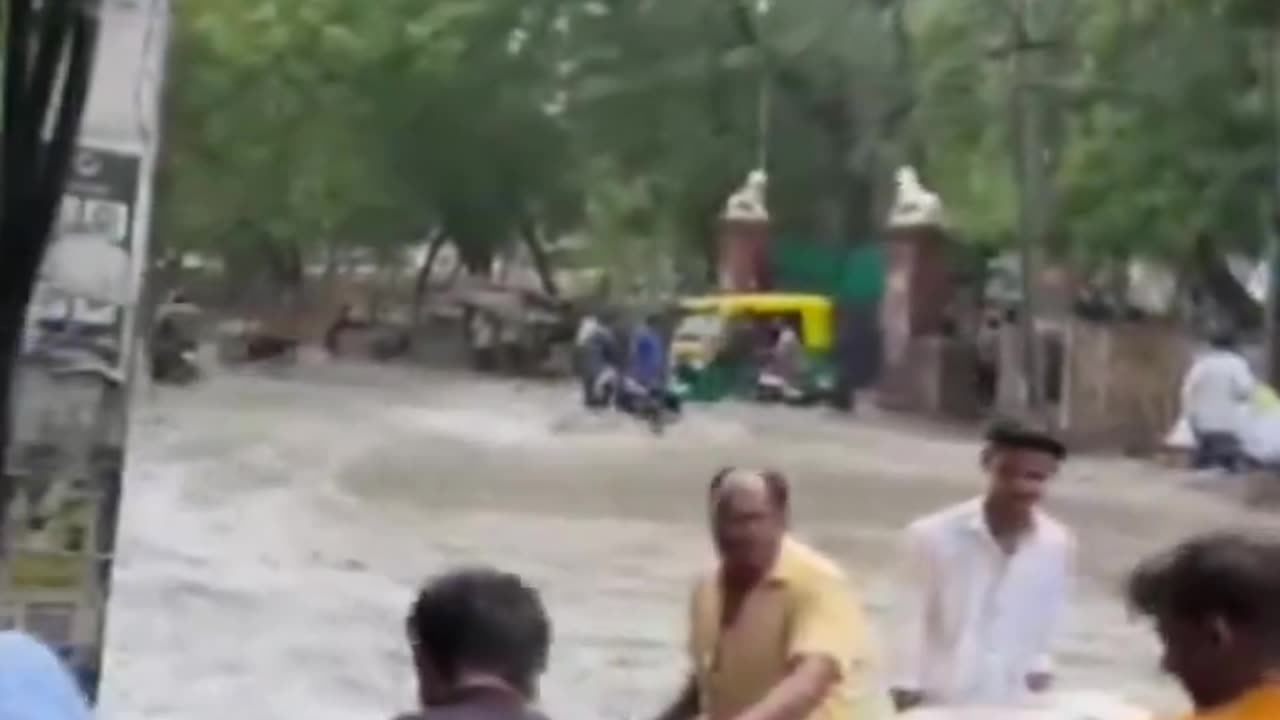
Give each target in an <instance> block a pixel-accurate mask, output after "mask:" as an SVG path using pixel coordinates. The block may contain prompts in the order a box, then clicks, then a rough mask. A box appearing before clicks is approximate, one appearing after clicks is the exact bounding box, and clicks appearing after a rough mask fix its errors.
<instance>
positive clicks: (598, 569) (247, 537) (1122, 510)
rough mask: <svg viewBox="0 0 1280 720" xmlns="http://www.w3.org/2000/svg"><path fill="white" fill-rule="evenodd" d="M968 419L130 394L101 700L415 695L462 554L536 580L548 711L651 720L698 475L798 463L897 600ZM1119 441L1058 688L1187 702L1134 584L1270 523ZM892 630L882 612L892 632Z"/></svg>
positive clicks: (491, 389)
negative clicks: (1196, 548) (1193, 537)
mask: <svg viewBox="0 0 1280 720" xmlns="http://www.w3.org/2000/svg"><path fill="white" fill-rule="evenodd" d="M977 454H978V446H977V443H976V442H975V441H974V440H973V439H972V438H963V437H953V436H947V435H942V434H940V433H937V432H934V431H921V430H916V431H912V430H910V429H908V428H907V426H906V425H904V424H903V423H902V421H896V420H889V419H864V418H857V419H853V420H845V419H835V418H832V417H830V416H828V415H827V414H825V413H823V412H797V411H790V410H783V409H764V408H751V407H743V406H732V405H726V406H720V407H714V408H702V407H700V408H694V409H693V410H692V411H691V413H690V415H689V417H688V418H686V420H685V421H684V422H682V423H681V424H679V425H677V426H676V427H675V428H673V429H672V430H671V431H670V432H669V434H668V435H667V436H666V437H663V438H653V437H651V436H649V435H648V434H647V433H646V432H645V431H644V430H643V429H641V428H640V427H639V426H638V425H633V424H631V423H628V422H626V421H624V420H622V419H618V420H616V421H611V422H602V421H592V420H590V419H584V418H582V417H581V416H580V414H579V413H578V411H577V410H576V408H575V397H574V395H573V391H572V390H571V389H570V388H569V387H568V386H549V385H538V384H525V383H517V382H514V381H505V382H504V381H484V380H480V379H477V378H475V377H472V376H465V375H443V374H432V373H427V372H423V371H416V370H407V369H387V368H372V367H363V366H345V367H340V366H332V367H323V366H320V367H301V368H297V369H295V370H292V371H290V372H288V373H287V374H280V375H276V376H270V375H265V374H263V375H223V376H218V377H214V378H212V379H211V380H210V381H208V382H206V383H204V384H202V385H200V386H198V387H196V388H194V389H191V390H168V389H156V390H149V391H147V392H145V393H143V394H142V395H141V396H140V401H139V403H138V404H137V405H136V406H135V412H134V427H133V434H132V436H131V448H130V455H131V456H130V461H129V470H128V472H129V479H128V481H127V484H126V491H125V492H126V496H125V503H124V517H123V519H122V534H121V537H120V550H119V560H118V564H117V566H116V575H115V590H114V595H113V597H112V607H111V613H110V620H109V623H110V624H109V632H108V635H109V637H108V651H107V660H106V668H105V674H104V687H103V698H102V713H103V715H102V717H105V718H109V719H111V720H125V719H126V718H127V719H130V720H132V719H135V718H136V719H139V720H143V719H148V718H157V719H158V718H197V719H203V718H209V719H210V720H212V719H214V718H217V719H219V720H222V719H223V718H226V717H228V716H230V717H235V718H237V719H238V720H257V719H258V718H261V719H263V720H267V719H278V718H299V719H301V718H306V720H328V719H330V718H333V719H334V720H337V719H339V718H342V719H343V720H347V719H349V718H375V719H378V718H387V717H390V715H391V714H392V713H394V712H397V711H402V710H406V709H409V708H411V707H412V689H411V682H410V680H411V679H410V674H409V658H408V653H407V649H406V648H405V643H404V641H403V639H402V624H403V618H404V614H405V611H406V608H407V605H408V602H409V601H410V599H411V597H412V595H413V593H414V590H415V588H416V586H417V584H418V583H419V582H420V581H421V580H422V579H423V578H424V577H426V576H428V575H430V574H432V573H434V572H437V571H439V570H442V569H444V568H446V567H449V566H453V565H458V564H466V563H492V564H496V565H500V566H502V567H504V568H508V569H511V570H515V571H518V572H520V573H522V574H524V575H526V576H527V577H528V578H530V579H531V580H532V581H533V582H534V583H535V584H537V585H538V586H539V587H540V588H541V589H542V590H543V592H544V595H545V599H546V601H547V603H548V605H549V609H550V610H551V612H552V615H553V619H554V621H555V624H556V642H555V647H554V652H553V659H552V667H551V671H550V673H549V676H548V677H547V680H546V683H545V686H544V704H545V706H546V708H547V709H548V711H549V713H550V715H551V717H553V718H556V719H557V720H596V719H601V720H605V719H607V720H613V719H617V720H643V719H644V718H645V717H648V716H650V715H651V714H652V713H654V712H655V711H656V710H657V709H658V708H659V707H660V706H661V705H662V704H663V703H664V702H665V701H666V700H667V699H668V698H669V696H670V694H671V693H672V692H674V690H675V688H676V685H677V683H678V680H679V678H680V676H681V674H682V673H683V671H684V660H683V657H682V655H681V647H682V643H683V632H684V610H685V603H686V593H687V591H688V589H689V582H690V580H691V578H692V576H693V574H694V573H695V572H696V571H697V570H698V569H699V568H700V567H702V565H703V564H704V563H705V562H706V561H707V560H708V557H709V548H708V543H707V540H706V531H705V527H704V524H703V511H704V508H703V493H704V489H705V484H706V482H707V480H708V478H709V477H710V475H711V474H712V473H713V472H714V471H715V470H716V469H717V468H718V467H720V466H722V465H725V464H730V463H736V464H762V465H770V466H773V467H777V468H780V469H783V470H785V471H786V472H787V473H788V474H789V475H790V476H791V477H792V479H793V482H794V483H795V486H796V490H795V495H796V499H795V500H796V517H795V524H796V528H797V530H798V533H799V534H800V535H802V536H804V537H807V538H808V539H810V540H812V541H813V542H815V543H816V544H817V545H819V546H820V547H822V548H824V549H825V550H827V551H829V552H830V553H831V554H832V555H834V556H835V557H836V558H838V559H839V560H840V561H842V562H843V563H844V565H845V566H846V567H847V568H848V569H849V570H850V571H851V572H852V573H853V574H854V575H855V577H856V578H857V579H858V581H859V583H860V584H861V586H862V589H863V592H864V595H865V597H866V600H867V603H868V606H869V608H870V610H871V612H872V613H873V614H874V615H875V616H877V617H882V616H883V614H884V610H885V608H884V600H885V597H886V590H887V585H888V577H889V573H890V571H891V567H892V563H891V550H892V547H893V543H894V540H895V537H896V532H897V530H898V529H899V528H900V527H901V526H902V525H903V524H904V523H905V522H907V521H908V520H910V519H911V518H913V517H915V516H917V515H919V514H922V513H925V512H928V511H930V510H933V509H936V508H938V507H939V506H941V505H943V504H946V503H949V502H952V501H956V500H959V499H963V498H965V497H968V496H971V495H973V494H975V493H976V492H977V491H978V489H979V488H980V486H981V478H980V476H979V473H978V468H977ZM1181 484H1182V479H1181V478H1180V476H1178V475H1177V474H1174V473H1170V472H1167V471H1162V470H1159V469H1156V468H1154V467H1152V466H1150V465H1147V464H1140V463H1136V462H1129V461H1120V460H1095V459H1081V460H1077V461H1074V462H1073V463H1072V464H1071V465H1070V466H1069V468H1068V470H1067V471H1066V472H1065V474H1064V476H1063V477H1062V479H1061V481H1060V482H1059V483H1058V485H1057V486H1056V487H1055V489H1054V491H1053V492H1054V500H1053V503H1052V504H1053V507H1054V509H1055V510H1056V511H1057V512H1058V513H1059V514H1060V515H1061V516H1062V517H1063V518H1064V519H1066V520H1067V521H1068V522H1069V523H1070V524H1071V525H1073V526H1074V527H1075V529H1076V530H1077V532H1078V534H1079V536H1080V540H1081V544H1082V549H1081V559H1082V564H1083V568H1082V569H1083V573H1084V578H1083V586H1082V587H1081V589H1080V593H1079V600H1078V604H1077V610H1076V612H1075V614H1074V617H1073V618H1072V622H1071V628H1070V635H1069V638H1068V642H1067V644H1066V647H1065V648H1064V649H1063V652H1062V654H1061V661H1062V665H1063V667H1062V668H1061V678H1062V683H1063V684H1064V685H1065V686H1069V687H1089V688H1099V689H1110V690H1115V691H1117V692H1121V693H1124V694H1126V695H1128V696H1129V697H1130V698H1132V699H1134V700H1138V701H1141V702H1145V703H1147V704H1152V705H1155V706H1157V707H1164V708H1169V707H1173V708H1176V707H1178V706H1179V703H1180V699H1179V696H1178V694H1177V692H1176V690H1174V689H1173V688H1172V687H1171V686H1170V685H1169V684H1168V683H1167V682H1166V681H1165V680H1163V679H1162V678H1161V677H1160V675H1159V673H1158V671H1157V668H1156V665H1157V660H1156V651H1155V646H1154V641H1153V639H1152V638H1151V637H1150V634H1149V632H1148V631H1147V629H1146V628H1145V627H1143V626H1141V625H1139V624H1136V623H1132V622H1130V620H1129V618H1128V616H1127V614H1126V612H1125V609H1124V607H1123V606H1122V604H1121V603H1120V601H1119V599H1118V587H1119V583H1120V579H1121V577H1122V576H1123V574H1124V572H1125V571H1126V570H1127V569H1128V568H1129V567H1130V566H1131V565H1132V564H1133V563H1134V562H1135V561H1136V560H1137V559H1138V558H1140V557H1141V556H1142V555H1144V554H1145V553H1147V552H1150V551H1152V550H1154V549H1157V548H1160V547H1162V546H1165V545H1167V544H1169V543H1171V542H1173V541H1174V540H1176V539H1178V538H1180V537H1183V536H1184V535H1185V534H1187V533H1189V532H1193V531H1196V530H1200V529H1204V528H1211V527H1239V526H1242V525H1245V524H1251V523H1263V524H1265V523H1274V522H1275V521H1273V520H1271V519H1269V518H1267V517H1266V516H1263V515H1259V514H1254V513H1250V512H1248V511H1245V510H1242V509H1240V508H1238V507H1235V506H1233V505H1232V504H1230V503H1228V502H1227V501H1225V500H1221V499H1218V498H1215V497H1211V496H1208V495H1205V494H1203V493H1198V492H1193V491H1190V490H1187V489H1183V488H1182V487H1180V485H1181ZM879 629H880V630H881V632H882V634H883V633H886V631H887V628H884V627H883V625H881V626H880V628H879Z"/></svg>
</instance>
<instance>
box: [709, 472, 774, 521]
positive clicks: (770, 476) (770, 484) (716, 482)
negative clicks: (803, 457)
mask: <svg viewBox="0 0 1280 720" xmlns="http://www.w3.org/2000/svg"><path fill="white" fill-rule="evenodd" d="M738 469H739V468H735V467H725V468H720V469H719V470H718V471H716V474H715V475H713V476H712V477H711V485H710V486H708V488H707V494H708V495H712V496H714V495H715V494H716V493H718V492H720V488H721V487H723V486H724V482H725V479H727V478H728V477H729V475H730V474H731V473H734V472H736V471H737V470H738ZM759 473H760V477H762V478H764V486H765V488H766V490H767V491H768V493H769V500H770V502H772V503H773V505H774V507H776V508H778V509H779V510H782V511H783V512H786V511H787V509H788V506H789V505H790V503H791V483H790V482H789V481H788V480H787V476H786V475H783V474H782V473H780V472H778V471H777V470H760V471H759Z"/></svg>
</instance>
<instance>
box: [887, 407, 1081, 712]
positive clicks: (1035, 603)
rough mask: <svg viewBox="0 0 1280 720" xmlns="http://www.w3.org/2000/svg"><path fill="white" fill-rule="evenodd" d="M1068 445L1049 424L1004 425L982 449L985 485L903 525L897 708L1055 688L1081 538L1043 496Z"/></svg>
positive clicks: (1004, 700)
mask: <svg viewBox="0 0 1280 720" xmlns="http://www.w3.org/2000/svg"><path fill="white" fill-rule="evenodd" d="M1065 455H1066V450H1065V448H1064V447H1063V445H1062V444H1061V443H1060V442H1059V441H1057V440H1056V439H1054V438H1053V437H1052V436H1051V435H1049V434H1047V433H1042V432H1037V431H1034V430H1031V429H1028V428H1025V427H1021V426H1014V425H1001V426H997V427H996V428H993V429H992V430H991V432H989V433H988V435H987V445H986V447H985V448H984V449H983V452H982V467H983V468H984V469H985V470H986V473H987V475H988V478H989V481H990V482H989V486H988V488H987V491H986V494H985V495H984V496H982V497H980V498H977V499H974V500H970V501H968V502H965V503H962V504H960V505H956V506H954V507H951V508H947V509H945V510H942V511H941V512H938V513H935V514H933V515H929V516H927V517H925V518H922V519H920V520H917V521H915V522H913V523H912V524H911V525H910V526H909V527H908V528H907V529H906V532H905V534H904V538H903V543H902V550H901V553H902V557H901V577H900V582H899V586H898V593H897V597H896V598H895V605H894V612H895V614H896V615H897V622H896V623H895V627H894V636H895V638H896V641H897V642H896V648H895V650H896V652H895V653H894V658H893V661H894V667H895V672H894V677H893V680H892V688H893V696H894V702H895V703H896V704H897V706H898V708H899V709H900V710H905V709H907V708H911V707H914V706H917V705H922V704H928V705H941V704H946V705H955V704H996V705H999V704H1011V703H1016V702H1018V700H1019V699H1021V698H1024V697H1025V696H1026V695H1027V693H1033V692H1041V691H1044V690H1047V689H1048V688H1049V685H1050V684H1051V681H1052V678H1053V662H1052V656H1051V652H1052V647H1053V643H1054V640H1055V635H1056V634H1057V631H1058V628H1059V627H1060V625H1061V621H1062V616H1063V614H1064V611H1065V609H1066V606H1067V599H1068V594H1069V592H1070V587H1071V581H1072V575H1073V565H1074V555H1075V539H1074V537H1073V536H1072V533H1071V532H1070V530H1068V529H1067V528H1066V527H1065V526H1063V525H1062V524H1060V523H1059V522H1057V521H1056V520H1054V519H1053V518H1051V517H1049V515H1048V514H1046V513H1045V512H1044V511H1042V510H1041V509H1040V508H1039V505H1040V500H1041V498H1042V497H1043V495H1044V492H1045V486H1046V485H1047V484H1048V483H1049V481H1050V480H1051V479H1052V478H1053V476H1054V475H1056V474H1057V471H1058V466H1059V464H1060V463H1061V461H1062V460H1063V458H1064V457H1065Z"/></svg>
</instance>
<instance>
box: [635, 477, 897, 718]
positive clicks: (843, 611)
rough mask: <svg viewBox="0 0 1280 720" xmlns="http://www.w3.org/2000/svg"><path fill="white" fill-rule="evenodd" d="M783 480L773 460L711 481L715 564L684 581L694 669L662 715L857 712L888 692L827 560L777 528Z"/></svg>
mask: <svg viewBox="0 0 1280 720" xmlns="http://www.w3.org/2000/svg"><path fill="white" fill-rule="evenodd" d="M789 495H790V491H789V489H788V484H787V481H786V479H785V478H784V477H783V476H782V475H780V474H778V473H775V472H768V471H766V472H756V471H750V470H732V469H730V470H724V471H721V472H720V473H719V474H717V475H716V477H715V478H714V479H713V480H712V482H711V488H710V505H711V508H710V510H711V524H712V535H713V538H714V540H715V546H716V550H717V552H718V554H719V556H720V563H719V567H718V568H715V569H714V570H712V571H710V572H708V573H707V574H706V575H705V576H704V577H703V578H702V579H701V580H700V581H699V582H698V583H697V585H696V586H695V588H694V593H693V603H692V607H691V610H692V615H691V618H690V624H691V629H690V638H689V650H690V653H691V656H692V657H691V660H692V664H693V672H692V674H691V676H690V678H689V680H688V682H687V684H686V686H685V688H684V691H683V692H682V693H681V694H680V696H679V698H678V699H677V700H676V701H675V703H673V704H672V705H671V707H670V708H668V709H667V711H666V712H664V713H663V714H662V715H661V716H660V718H661V720H692V718H694V717H702V718H706V720H806V719H811V720H867V719H868V718H875V717H881V716H882V713H883V711H884V710H886V709H887V708H886V705H887V698H886V697H885V695H884V694H883V693H881V692H878V689H876V688H873V683H871V682H868V679H869V677H870V675H871V672H870V668H871V665H872V662H873V658H872V652H871V650H870V638H869V637H868V634H869V633H868V628H867V626H866V622H865V618H864V616H863V612H862V607H861V605H860V604H859V602H858V601H857V599H856V597H855V595H854V593H853V591H852V589H851V588H850V586H849V583H848V580H847V579H846V578H845V576H844V574H843V573H842V572H841V571H840V569H839V568H838V567H837V566H836V564H835V563H834V562H832V561H830V560H828V559H827V558H825V557H823V556H822V555H821V554H819V553H818V552H817V551H816V550H813V549H812V548H809V547H808V546H806V545H803V544H802V543H800V542H799V541H798V540H796V539H794V538H792V537H791V536H790V535H789V534H788V533H787V516H788V504H789Z"/></svg>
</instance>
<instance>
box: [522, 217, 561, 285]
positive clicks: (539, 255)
mask: <svg viewBox="0 0 1280 720" xmlns="http://www.w3.org/2000/svg"><path fill="white" fill-rule="evenodd" d="M520 237H521V239H522V240H524V244H525V247H527V248H528V249H529V258H530V259H531V260H533V269H534V271H535V272H537V273H538V281H539V282H540V283H542V291H543V292H545V293H546V294H548V295H550V296H552V297H559V295H560V288H559V287H558V286H557V284H556V278H555V272H554V269H553V268H552V267H551V260H550V258H548V257H547V251H546V248H544V247H543V246H542V239H541V238H540V237H539V236H538V228H537V225H536V224H535V223H534V221H533V219H532V218H530V217H528V216H527V215H526V216H524V217H522V218H520Z"/></svg>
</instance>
